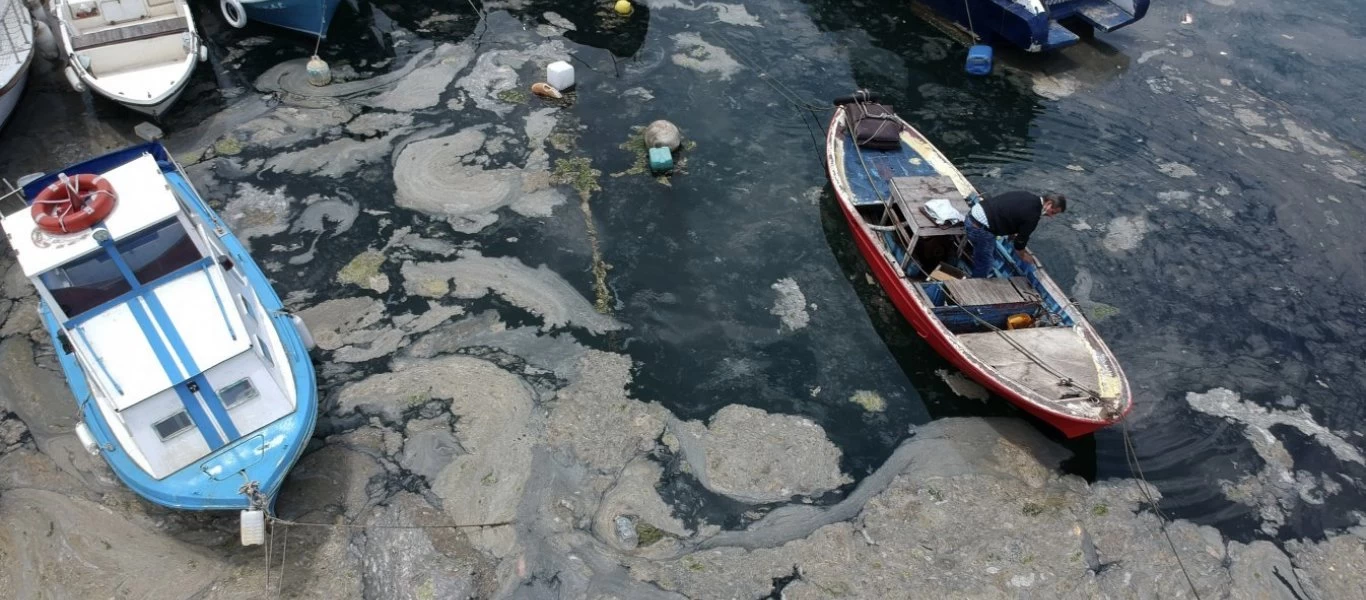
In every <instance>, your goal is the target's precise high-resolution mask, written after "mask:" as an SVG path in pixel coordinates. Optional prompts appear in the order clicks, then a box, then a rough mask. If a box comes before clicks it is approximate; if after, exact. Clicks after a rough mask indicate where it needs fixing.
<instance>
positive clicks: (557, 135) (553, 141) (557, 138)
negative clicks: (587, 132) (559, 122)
mask: <svg viewBox="0 0 1366 600" xmlns="http://www.w3.org/2000/svg"><path fill="white" fill-rule="evenodd" d="M546 141H548V142H550V147H551V148H554V149H556V150H559V151H560V152H569V151H570V150H573V149H574V146H575V145H576V144H578V141H579V136H578V135H575V134H573V133H570V132H568V131H556V132H554V133H551V134H550V137H549V138H546Z"/></svg>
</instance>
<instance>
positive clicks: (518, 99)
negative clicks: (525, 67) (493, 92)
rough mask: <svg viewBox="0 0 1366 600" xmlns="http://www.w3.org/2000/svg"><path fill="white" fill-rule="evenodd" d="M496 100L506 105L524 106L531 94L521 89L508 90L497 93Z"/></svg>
mask: <svg viewBox="0 0 1366 600" xmlns="http://www.w3.org/2000/svg"><path fill="white" fill-rule="evenodd" d="M497 98H498V99H499V100H502V101H503V102H506V103H508V104H526V103H527V101H528V100H530V99H531V94H528V93H527V92H526V91H525V90H523V89H522V88H509V89H506V90H503V91H501V92H498V94H497Z"/></svg>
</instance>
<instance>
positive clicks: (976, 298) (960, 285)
mask: <svg viewBox="0 0 1366 600" xmlns="http://www.w3.org/2000/svg"><path fill="white" fill-rule="evenodd" d="M944 287H945V288H948V292H949V297H951V298H952V299H953V300H954V301H955V302H957V303H958V305H959V306H988V305H992V304H1017V303H1020V302H1028V301H1029V300H1028V299H1027V298H1025V297H1024V296H1022V295H1020V291H1019V290H1018V289H1016V288H1015V284H1014V283H1012V282H1011V280H1009V279H996V278H992V279H955V280H953V281H946V282H944Z"/></svg>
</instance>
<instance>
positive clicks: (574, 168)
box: [551, 156, 602, 200]
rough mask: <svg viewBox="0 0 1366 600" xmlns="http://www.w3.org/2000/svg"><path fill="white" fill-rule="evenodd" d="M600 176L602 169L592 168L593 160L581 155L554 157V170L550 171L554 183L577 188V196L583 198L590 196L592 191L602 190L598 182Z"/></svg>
mask: <svg viewBox="0 0 1366 600" xmlns="http://www.w3.org/2000/svg"><path fill="white" fill-rule="evenodd" d="M600 177H602V171H599V170H597V169H594V168H593V161H591V160H589V159H588V158H587V157H583V156H575V157H573V158H560V159H556V160H555V170H554V172H552V173H551V178H552V180H553V181H554V182H555V183H557V184H560V185H567V186H570V187H572V188H574V189H575V190H578V192H579V197H580V198H583V199H584V200H587V199H588V197H589V196H592V195H593V192H600V191H602V186H601V185H599V184H598V179H599V178H600Z"/></svg>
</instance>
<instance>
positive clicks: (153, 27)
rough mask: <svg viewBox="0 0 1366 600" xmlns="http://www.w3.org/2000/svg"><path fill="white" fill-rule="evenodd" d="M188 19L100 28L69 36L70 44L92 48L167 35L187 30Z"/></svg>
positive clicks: (174, 18) (76, 46)
mask: <svg viewBox="0 0 1366 600" xmlns="http://www.w3.org/2000/svg"><path fill="white" fill-rule="evenodd" d="M189 29H190V24H189V21H186V20H185V17H172V18H169V19H157V20H155V21H143V22H139V23H134V24H132V25H125V26H123V27H115V28H112V29H102V30H100V31H92V32H90V33H85V34H81V35H77V36H72V37H71V46H72V47H73V48H75V49H76V50H84V49H86V48H94V47H96V46H105V45H109V44H117V43H119V42H127V41H130V40H140V39H144V38H150V37H156V36H159V35H169V34H173V33H179V32H181V31H188V30H189Z"/></svg>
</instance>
